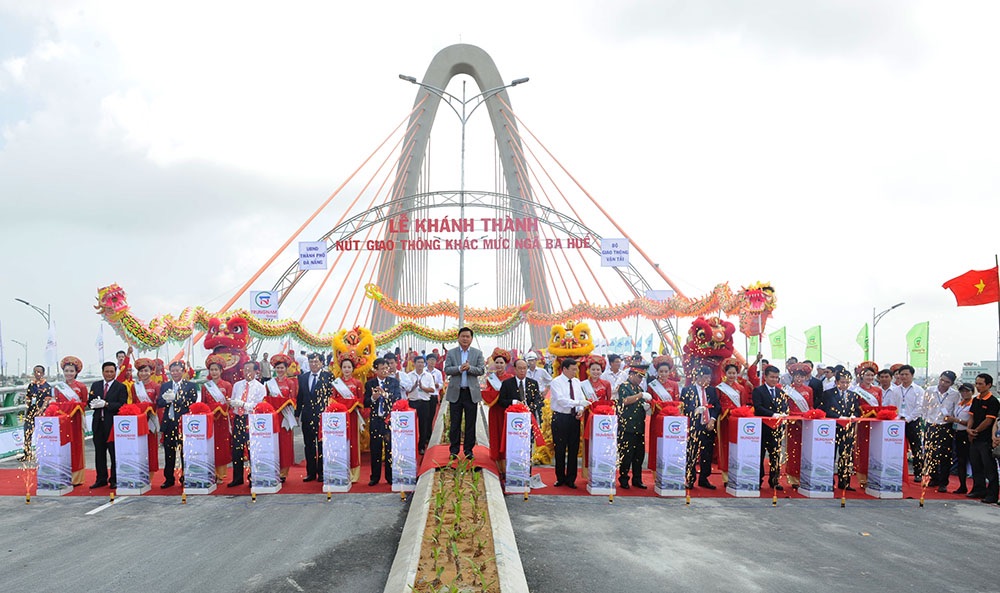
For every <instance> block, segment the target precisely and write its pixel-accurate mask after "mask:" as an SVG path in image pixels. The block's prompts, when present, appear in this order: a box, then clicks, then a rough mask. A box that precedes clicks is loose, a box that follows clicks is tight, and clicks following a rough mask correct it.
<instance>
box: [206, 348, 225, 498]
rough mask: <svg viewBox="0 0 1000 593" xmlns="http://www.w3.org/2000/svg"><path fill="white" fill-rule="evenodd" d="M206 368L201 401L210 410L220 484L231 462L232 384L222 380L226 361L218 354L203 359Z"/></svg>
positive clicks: (217, 479) (223, 480) (216, 475)
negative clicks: (230, 419) (230, 417)
mask: <svg viewBox="0 0 1000 593" xmlns="http://www.w3.org/2000/svg"><path fill="white" fill-rule="evenodd" d="M205 366H206V367H208V381H206V382H205V384H204V385H202V386H201V401H202V402H203V403H205V404H207V405H208V407H209V408H211V409H212V431H213V434H214V435H215V479H216V481H217V482H219V483H220V484H221V483H222V482H225V481H226V473H227V472H228V469H229V468H228V466H229V462H231V461H232V460H233V452H232V445H231V442H232V441H231V433H230V427H229V403H228V401H229V398H230V397H232V396H233V384H232V383H230V382H229V381H226V380H225V379H223V378H222V370H223V369H224V368H225V367H226V359H225V358H223V357H221V356H219V355H218V354H210V355H209V356H208V358H207V359H205Z"/></svg>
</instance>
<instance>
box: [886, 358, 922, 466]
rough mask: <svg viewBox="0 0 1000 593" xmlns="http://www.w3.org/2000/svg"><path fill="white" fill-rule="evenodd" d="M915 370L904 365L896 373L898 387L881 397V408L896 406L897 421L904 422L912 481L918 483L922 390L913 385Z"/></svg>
mask: <svg viewBox="0 0 1000 593" xmlns="http://www.w3.org/2000/svg"><path fill="white" fill-rule="evenodd" d="M914 372H915V369H914V368H913V367H912V366H910V365H908V364H904V365H903V366H901V367H899V370H897V371H896V377H898V378H899V385H893V386H892V387H890V388H889V391H886V392H885V395H883V396H882V405H883V406H896V409H897V410H898V411H899V419H900V420H903V421H904V422H906V445H907V447H909V451H910V457H912V458H913V481H914V482H919V481H920V477H921V476H922V475H923V470H924V459H923V435H922V434H921V431H920V419H921V418H922V417H923V408H924V398H925V394H924V390H923V389H922V388H921V387H920V386H919V385H914V384H913V373H914Z"/></svg>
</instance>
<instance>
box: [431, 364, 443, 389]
mask: <svg viewBox="0 0 1000 593" xmlns="http://www.w3.org/2000/svg"><path fill="white" fill-rule="evenodd" d="M431 376H432V377H434V386H435V387H436V388H437V390H438V391H441V387H442V386H443V385H444V375H442V374H441V371H440V370H438V369H433V370H431Z"/></svg>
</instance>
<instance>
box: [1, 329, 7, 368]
mask: <svg viewBox="0 0 1000 593" xmlns="http://www.w3.org/2000/svg"><path fill="white" fill-rule="evenodd" d="M0 372H2V373H3V374H5V375H6V374H7V359H6V358H4V355H3V324H0Z"/></svg>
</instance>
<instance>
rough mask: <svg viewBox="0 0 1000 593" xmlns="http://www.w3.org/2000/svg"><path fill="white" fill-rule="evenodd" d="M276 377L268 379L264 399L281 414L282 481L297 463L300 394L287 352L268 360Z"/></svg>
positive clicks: (280, 467)
mask: <svg viewBox="0 0 1000 593" xmlns="http://www.w3.org/2000/svg"><path fill="white" fill-rule="evenodd" d="M268 362H270V364H271V369H272V370H273V371H274V377H272V378H271V379H270V380H268V381H267V383H265V384H264V386H265V387H266V388H267V395H266V396H265V397H264V401H266V402H267V403H269V404H271V406H272V407H273V408H274V411H275V412H278V413H280V414H281V430H279V431H278V477H279V478H280V479H281V481H282V482H284V481H285V478H287V477H288V470H289V469H290V468H291V467H292V465H293V464H294V463H295V443H294V441H293V440H292V430H294V428H295V402H296V401H298V396H299V382H298V381H297V380H296V379H294V378H292V377H289V376H288V367H290V366H291V364H292V361H291V359H290V358H288V356H287V355H285V354H275V355H274V356H272V357H271V360H270V361H268Z"/></svg>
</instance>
